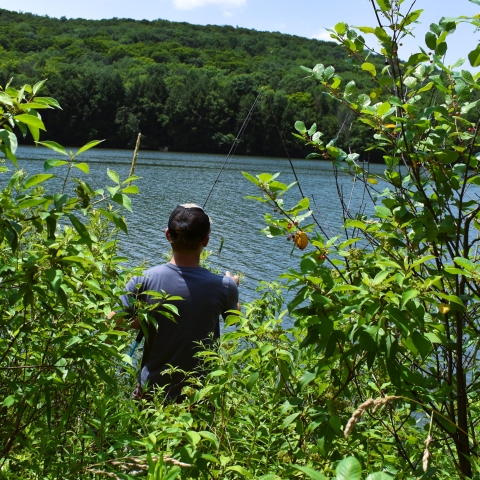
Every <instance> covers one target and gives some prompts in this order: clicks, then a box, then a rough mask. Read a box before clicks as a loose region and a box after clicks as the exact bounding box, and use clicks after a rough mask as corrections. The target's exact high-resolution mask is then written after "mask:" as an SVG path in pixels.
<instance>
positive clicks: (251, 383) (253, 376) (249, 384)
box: [245, 372, 260, 392]
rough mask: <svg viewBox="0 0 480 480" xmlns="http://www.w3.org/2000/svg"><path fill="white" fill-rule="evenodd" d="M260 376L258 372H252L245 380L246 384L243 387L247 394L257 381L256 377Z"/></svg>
mask: <svg viewBox="0 0 480 480" xmlns="http://www.w3.org/2000/svg"><path fill="white" fill-rule="evenodd" d="M259 376H260V373H259V372H253V373H252V374H251V375H250V376H249V377H248V380H247V384H246V385H245V386H246V388H247V390H248V391H249V392H251V391H252V388H253V386H254V385H255V382H256V381H257V380H258V377H259Z"/></svg>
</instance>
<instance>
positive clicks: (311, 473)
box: [292, 465, 327, 480]
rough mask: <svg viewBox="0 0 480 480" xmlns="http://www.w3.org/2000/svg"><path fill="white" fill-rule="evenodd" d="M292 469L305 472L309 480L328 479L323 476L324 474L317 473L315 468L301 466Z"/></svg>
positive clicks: (294, 466) (293, 466)
mask: <svg viewBox="0 0 480 480" xmlns="http://www.w3.org/2000/svg"><path fill="white" fill-rule="evenodd" d="M292 468H294V469H295V470H298V471H300V472H303V473H304V474H305V475H308V478H311V479H312V480H327V477H326V476H325V475H323V473H320V472H317V471H316V470H314V469H313V468H310V467H301V466H300V465H292Z"/></svg>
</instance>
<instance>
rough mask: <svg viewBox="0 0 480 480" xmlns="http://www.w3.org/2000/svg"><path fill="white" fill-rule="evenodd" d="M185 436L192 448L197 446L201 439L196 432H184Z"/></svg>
mask: <svg viewBox="0 0 480 480" xmlns="http://www.w3.org/2000/svg"><path fill="white" fill-rule="evenodd" d="M185 436H186V437H187V440H188V441H189V442H190V443H191V444H192V445H193V446H195V445H197V443H199V442H200V440H201V439H202V437H201V436H200V435H199V434H198V433H197V432H194V431H190V432H186V433H185Z"/></svg>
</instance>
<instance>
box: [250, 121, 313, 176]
mask: <svg viewBox="0 0 480 480" xmlns="http://www.w3.org/2000/svg"><path fill="white" fill-rule="evenodd" d="M305 131H306V129H305ZM242 175H243V176H244V177H245V178H246V179H247V180H249V181H250V182H252V183H254V184H255V185H259V184H260V182H259V181H258V179H257V178H255V177H254V176H253V175H250V174H249V173H247V172H242Z"/></svg>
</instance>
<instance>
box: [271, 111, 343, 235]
mask: <svg viewBox="0 0 480 480" xmlns="http://www.w3.org/2000/svg"><path fill="white" fill-rule="evenodd" d="M270 111H271V112H272V114H273V113H274V112H273V109H272V105H271V104H270ZM349 115H350V112H347V114H346V115H345V119H344V120H343V123H342V125H341V127H340V129H339V130H338V133H337V136H336V137H335V139H334V140H337V139H338V137H339V136H340V134H341V133H342V131H343V128H344V127H345V124H346V122H347V119H348V117H349ZM272 116H273V119H274V122H275V127H276V129H277V132H278V135H279V137H280V141H281V142H282V146H283V150H284V151H285V155H286V156H287V159H288V162H289V163H290V168H291V169H292V173H293V176H294V177H295V181H296V183H297V186H298V190H299V191H300V195H301V196H302V198H305V194H304V193H303V190H302V186H301V185H300V180H299V179H298V176H297V172H296V171H295V167H294V166H293V162H292V158H291V157H290V154H289V153H288V150H287V145H286V144H285V140H284V139H283V135H282V132H281V131H280V128H279V126H278V123H277V119H276V116H275V115H272ZM312 219H313V221H314V222H315V223H316V224H317V226H318V228H320V231H321V232H322V233H323V234H324V235H325V237H327V238H328V235H327V233H326V232H325V230H324V229H323V227H322V225H321V224H320V222H319V221H318V220H317V219H316V218H315V214H314V213H313V211H312ZM328 228H329V229H330V227H328ZM330 230H331V229H330Z"/></svg>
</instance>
